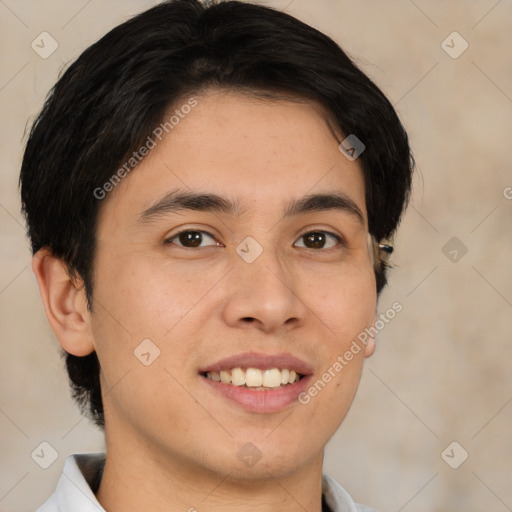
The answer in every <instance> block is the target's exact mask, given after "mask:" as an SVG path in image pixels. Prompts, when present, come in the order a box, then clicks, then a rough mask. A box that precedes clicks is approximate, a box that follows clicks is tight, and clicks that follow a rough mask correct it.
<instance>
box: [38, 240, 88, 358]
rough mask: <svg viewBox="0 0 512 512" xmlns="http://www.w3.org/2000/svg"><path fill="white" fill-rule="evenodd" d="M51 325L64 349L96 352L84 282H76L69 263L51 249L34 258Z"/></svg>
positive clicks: (85, 352)
mask: <svg viewBox="0 0 512 512" xmlns="http://www.w3.org/2000/svg"><path fill="white" fill-rule="evenodd" d="M32 270H33V271H34V274H35V276H36V279H37V283H38V285H39V292H40V294H41V299H42V301H43V305H44V309H45V312H46V316H47V318H48V322H49V323H50V326H51V328H52V330H53V332H54V333H55V336H57V339H58V340H59V343H60V344H61V346H62V348H63V349H64V350H65V351H66V352H68V353H70V354H73V355H75V356H86V355H88V354H90V353H91V352H93V351H94V343H93V337H92V329H91V325H90V321H91V315H90V312H89V311H88V309H87V299H86V296H85V289H84V287H83V285H82V281H81V280H77V279H73V278H72V277H71V276H70V275H69V272H68V268H67V265H66V263H65V262H63V261H62V260H61V259H59V258H56V257H55V256H53V255H52V254H51V252H50V251H49V250H48V249H41V250H39V251H38V252H37V253H36V254H35V255H34V257H33V259H32Z"/></svg>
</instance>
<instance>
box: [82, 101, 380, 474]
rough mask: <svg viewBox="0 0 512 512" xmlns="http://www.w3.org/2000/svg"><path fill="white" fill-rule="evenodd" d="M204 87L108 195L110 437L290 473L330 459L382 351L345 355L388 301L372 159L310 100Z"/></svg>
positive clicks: (103, 352) (100, 269)
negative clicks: (375, 238)
mask: <svg viewBox="0 0 512 512" xmlns="http://www.w3.org/2000/svg"><path fill="white" fill-rule="evenodd" d="M195 99H196V101H197V105H196V106H195V107H194V108H193V109H192V110H191V112H190V113H189V114H188V115H186V116H185V117H184V118H183V119H180V121H179V123H178V124H176V125H175V126H174V128H173V129H172V131H171V132H170V133H169V135H168V136H166V137H164V138H163V139H162V141H158V139H156V142H157V145H156V147H154V148H153V149H152V150H151V152H150V154H149V155H148V156H146V157H145V158H144V160H143V161H142V162H141V163H140V164H139V166H137V168H136V169H135V170H134V171H133V172H132V173H130V174H129V175H128V176H126V177H125V178H124V180H123V181H122V182H121V183H120V184H119V185H118V186H117V187H116V188H115V190H114V191H113V192H111V193H110V194H109V196H108V197H107V198H106V199H105V201H104V203H103V204H102V207H101V212H100V217H99V225H98V247H97V252H96V259H95V271H94V297H93V313H92V314H91V319H90V321H91V323H92V331H93V335H94V345H95V350H96V351H97V354H98V357H99V360H100V363H101V367H102V373H101V382H102V391H103V396H104V408H105V417H106V435H107V443H118V444H119V445H121V444H122V445H123V446H125V450H127V451H132V452H137V451H139V450H140V452H141V453H144V454H145V455H144V456H145V457H152V458H153V459H154V460H157V461H158V464H165V465H169V466H171V465H175V466H176V467H179V468H180V470H181V471H186V470H187V469H190V470H194V471H196V472H197V471H198V470H204V471H205V472H214V473H215V474H224V473H225V474H228V473H231V472H232V471H233V469H236V475H238V477H239V478H258V477H263V478H268V472H271V474H272V475H274V476H276V477H279V476H283V475H286V474H287V473H290V472H291V471H295V470H296V469H297V468H300V467H305V466H307V465H308V464H311V463H313V461H316V462H319V461H320V462H321V459H322V454H323V447H324V445H325V444H326V443H327V441H328V440H329V438H330V437H331V436H332V435H333V434H334V432H335V431H336V429H337V428H338V426H339V425H340V423H341V421H342V420H343V418H344V417H345V415H346V413H347V411H348V409H349V406H350V404H351V402H352V400H353V397H354V394H355V392H356V388H357V385H358V382H359V378H360V374H361V368H362V364H363V360H364V357H365V356H368V355H371V352H372V351H373V343H372V342H370V343H369V344H368V345H366V346H362V347H361V349H360V350H359V351H358V352H356V351H355V350H352V356H353V357H352V358H351V360H350V361H346V358H344V360H345V364H343V366H342V369H341V370H339V369H338V371H336V370H335V369H334V366H333V365H334V364H335V362H336V361H337V360H338V361H340V359H339V357H341V358H343V355H344V354H345V353H346V352H347V351H348V350H349V349H350V347H351V344H352V342H353V340H355V339H356V338H357V335H358V334H359V333H360V332H361V331H363V330H364V329H365V328H366V327H368V326H370V325H371V324H372V322H373V320H374V315H375V308H376V292H375V278H374V273H373V268H372V264H371V261H370V257H369V252H368V247H367V215H366V209H365V195H364V183H363V177H362V172H361V169H360V168H359V165H358V163H357V160H356V161H349V160H348V159H347V158H346V157H345V156H344V155H343V154H342V153H341V152H340V150H339V149H338V143H337V142H336V140H335V138H334V137H333V135H332V134H331V132H330V131H329V128H328V126H327V124H326V122H325V120H324V118H323V117H322V115H321V113H320V109H319V108H318V107H315V106H314V105H312V104H306V103H295V102H288V101H266V100H255V99H253V98H249V97H246V96H242V95H235V94H233V93H228V92H219V91H217V92H215V91H210V92H208V93H203V94H201V95H197V96H195ZM192 195H200V196H201V197H199V198H197V197H196V198H195V200H191V199H190V197H191V196H192ZM312 196H318V197H316V198H314V197H312ZM143 340H146V341H143ZM148 340H149V341H148ZM141 343H142V345H141ZM352 346H353V345H352ZM234 368H237V369H236V370H234V371H233V372H232V370H233V369H234ZM249 368H250V369H249ZM336 368H339V366H336ZM329 369H331V371H330V376H331V378H330V379H328V378H326V377H325V373H326V372H328V371H329ZM208 370H209V371H210V375H209V377H210V378H208V376H207V375H206V372H207V371H208ZM220 370H223V372H222V374H221V373H220ZM277 370H284V371H282V372H280V371H277ZM287 370H288V371H290V372H289V374H288V375H287ZM291 370H294V371H296V372H298V373H299V374H300V375H301V376H302V378H301V379H300V380H299V381H298V382H295V383H294V384H286V385H281V387H279V388H278V387H275V386H278V385H280V384H279V381H280V380H281V379H286V376H288V380H293V379H290V374H291V375H292V376H293V373H291ZM230 375H231V377H232V379H233V380H234V381H235V384H240V382H241V381H242V382H243V381H245V382H248V383H249V387H245V386H239V385H235V384H234V383H228V382H227V381H228V379H229V376H230ZM322 376H324V379H323V377H322ZM219 378H221V381H220V382H218V381H217V380H218V379H219ZM214 379H217V380H214ZM240 379H241V380H240ZM259 379H265V380H259ZM319 379H320V380H322V379H323V380H322V382H323V386H322V385H320V386H317V392H316V393H315V392H312V393H309V391H308V390H310V388H311V387H312V386H314V384H315V382H317V381H318V380H319ZM325 381H328V382H325ZM261 384H265V387H266V388H269V387H270V388H272V389H255V388H258V387H259V386H261ZM318 388H320V390H318ZM299 393H302V394H301V396H302V400H301V401H299V399H298V396H299ZM307 397H309V400H308V399H307ZM301 402H302V403H301ZM305 402H307V403H305ZM247 456H248V457H249V458H248V457H247ZM251 456H256V458H258V457H261V458H259V460H258V462H257V463H256V464H252V463H248V460H250V457H251ZM254 460H255V459H254Z"/></svg>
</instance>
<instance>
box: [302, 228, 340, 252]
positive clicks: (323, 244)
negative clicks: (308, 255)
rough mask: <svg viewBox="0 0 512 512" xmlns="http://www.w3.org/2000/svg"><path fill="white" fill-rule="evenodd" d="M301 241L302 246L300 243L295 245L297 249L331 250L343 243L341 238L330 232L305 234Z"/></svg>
mask: <svg viewBox="0 0 512 512" xmlns="http://www.w3.org/2000/svg"><path fill="white" fill-rule="evenodd" d="M299 240H301V241H302V245H301V244H299V243H298V241H297V242H295V244H294V245H295V246H296V247H306V248H307V249H331V248H332V247H335V246H336V245H337V244H338V243H341V242H342V240H341V238H340V237H339V236H337V235H335V234H333V233H329V232H328V231H310V232H309V233H305V234H303V235H302V236H301V237H300V238H299Z"/></svg>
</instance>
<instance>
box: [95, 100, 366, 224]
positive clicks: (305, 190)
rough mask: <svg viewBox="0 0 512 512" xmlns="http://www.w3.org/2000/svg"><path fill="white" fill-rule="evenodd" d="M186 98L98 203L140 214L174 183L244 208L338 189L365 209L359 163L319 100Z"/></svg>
mask: <svg viewBox="0 0 512 512" xmlns="http://www.w3.org/2000/svg"><path fill="white" fill-rule="evenodd" d="M193 98H194V100H195V102H196V105H195V106H194V108H193V109H184V110H183V112H185V111H186V112H187V113H186V114H183V112H181V116H178V115H174V119H173V121H174V122H173V124H172V129H169V133H165V132H164V135H163V137H162V138H161V140H159V139H158V138H157V137H155V136H153V140H154V144H153V145H152V146H153V147H152V149H151V150H150V151H149V153H148V154H147V155H146V156H145V157H144V158H143V159H142V161H141V162H140V163H139V164H138V165H137V166H136V168H135V169H134V170H133V171H132V172H131V173H130V174H129V175H127V176H126V177H125V178H124V179H123V180H122V182H121V183H120V184H119V185H118V186H117V187H116V188H115V190H114V191H113V192H112V193H111V194H110V197H109V198H108V201H107V203H108V206H107V205H105V210H107V211H108V210H110V209H112V208H113V209H116V210H133V211H134V213H135V210H138V212H139V214H140V212H143V211H144V210H147V209H148V208H150V207H151V206H152V205H154V204H155V202H156V201H158V200H160V199H161V198H162V197H164V196H165V195H167V194H168V193H169V191H171V190H175V189H177V188H179V189H181V190H185V191H189V192H199V193H212V194H216V195H218V196H221V197H229V198H230V199H231V200H232V201H236V202H237V203H238V204H239V205H241V206H242V207H243V210H244V213H248V212H249V213H250V211H251V209H252V210H261V208H263V207H265V209H266V211H268V209H269V208H272V205H276V207H279V208H280V209H281V210H282V205H283V204H284V203H287V204H289V202H290V199H291V198H292V199H297V198H301V197H304V196H307V195H311V194H314V193H316V192H317V191H320V190H321V191H322V193H328V192H330V191H332V192H337V193H341V194H344V195H345V196H347V197H349V198H350V199H352V201H353V202H354V203H355V204H357V205H358V206H359V208H360V209H361V211H362V212H363V215H365V214H366V209H365V201H364V181H363V176H362V171H361V168H360V166H359V164H358V162H357V160H356V161H350V160H349V159H347V158H346V157H345V156H344V155H343V154H342V152H341V151H340V150H339V148H338V145H339V141H338V140H337V138H336V137H335V135H334V134H333V132H332V129H331V128H330V126H329V124H328V122H327V120H326V116H325V112H324V111H323V109H322V108H321V107H320V106H319V105H317V104H315V103H313V102H306V101H300V102H299V101H291V100H282V99H280V100H267V99H259V98H254V97H252V96H247V95H244V94H240V93H233V92H226V91H208V92H205V93H202V94H199V95H195V96H194V97H193ZM189 99H190V98H187V97H185V98H184V99H183V100H181V101H182V103H183V104H184V105H185V104H187V103H188V100H189ZM180 105H181V104H180V103H179V102H178V103H176V104H175V105H174V106H173V108H172V109H170V111H169V112H168V113H167V114H166V116H165V119H167V118H170V117H171V116H173V113H174V112H176V110H180ZM176 121H177V122H176ZM124 213H126V212H124Z"/></svg>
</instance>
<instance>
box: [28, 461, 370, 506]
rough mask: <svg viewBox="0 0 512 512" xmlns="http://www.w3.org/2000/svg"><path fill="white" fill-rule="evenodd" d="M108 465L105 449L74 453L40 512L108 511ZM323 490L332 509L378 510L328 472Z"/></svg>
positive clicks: (323, 482)
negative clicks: (101, 492)
mask: <svg viewBox="0 0 512 512" xmlns="http://www.w3.org/2000/svg"><path fill="white" fill-rule="evenodd" d="M104 465H105V454H104V453H80V454H76V455H70V456H69V457H68V458H67V459H66V462H65V463H64V469H63V470H62V474H61V476H60V478H59V481H58V483H57V488H56V489H55V492H54V493H53V494H52V495H51V496H50V498H49V499H48V500H47V501H46V502H45V503H44V504H43V505H41V507H39V508H38V509H37V511H36V512H106V511H105V509H104V508H103V507H102V506H101V505H100V503H99V501H98V500H97V499H96V496H95V495H94V493H95V492H97V490H98V487H99V483H100V479H101V474H102V472H103V466H104ZM322 494H323V496H324V497H325V501H326V503H327V505H328V506H329V508H330V509H331V512H375V510H374V509H371V508H369V507H366V506H365V505H358V504H357V503H355V502H354V500H353V499H352V498H351V497H350V495H349V494H348V492H347V491H345V489H343V487H342V486H341V485H340V484H339V483H338V482H336V480H334V479H333V478H331V477H330V476H328V475H326V474H323V475H322Z"/></svg>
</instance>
